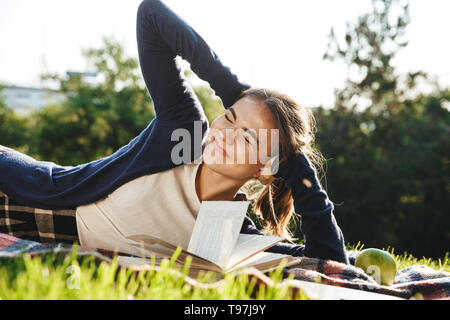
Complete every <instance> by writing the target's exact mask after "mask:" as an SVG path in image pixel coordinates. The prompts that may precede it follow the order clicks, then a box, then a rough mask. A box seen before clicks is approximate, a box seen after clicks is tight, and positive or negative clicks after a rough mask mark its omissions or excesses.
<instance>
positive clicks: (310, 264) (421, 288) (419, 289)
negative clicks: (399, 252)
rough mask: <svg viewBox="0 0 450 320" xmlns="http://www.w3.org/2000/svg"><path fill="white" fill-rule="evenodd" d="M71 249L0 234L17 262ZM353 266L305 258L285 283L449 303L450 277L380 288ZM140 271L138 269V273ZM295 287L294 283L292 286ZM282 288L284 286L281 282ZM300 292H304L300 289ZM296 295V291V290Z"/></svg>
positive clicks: (262, 280) (431, 275)
mask: <svg viewBox="0 0 450 320" xmlns="http://www.w3.org/2000/svg"><path fill="white" fill-rule="evenodd" d="M72 250H73V249H72V246H71V245H69V244H67V243H56V244H55V243H52V244H45V243H39V242H35V241H30V240H22V239H19V238H17V237H14V236H10V235H7V234H3V233H0V258H2V257H3V258H5V257H7V258H11V259H13V258H17V257H20V256H21V255H22V254H24V253H29V254H31V255H42V254H46V253H49V252H56V253H60V254H63V255H64V254H72ZM348 255H349V260H350V263H351V264H350V265H346V264H343V263H339V262H336V261H332V260H322V259H314V258H307V257H303V258H301V259H299V262H298V263H297V264H295V265H293V266H289V267H288V268H286V269H284V270H283V277H284V278H286V280H283V281H286V282H289V279H287V278H290V279H292V277H293V279H295V280H303V281H308V282H314V283H317V282H320V283H322V284H325V285H331V286H337V287H343V288H350V289H357V290H363V291H366V292H373V293H381V294H385V295H390V296H395V297H400V298H405V299H411V298H419V299H425V300H438V299H439V300H440V299H443V300H450V273H449V272H445V271H437V270H434V269H432V268H430V267H428V266H424V265H413V266H411V267H408V268H404V269H402V270H399V271H398V272H397V275H396V278H395V281H394V283H393V284H392V285H391V286H381V285H378V284H377V283H376V282H375V281H374V280H373V279H372V278H371V277H369V276H368V275H367V274H365V273H364V272H363V271H362V270H361V269H359V268H356V267H355V266H354V265H353V264H354V261H355V258H356V255H357V252H356V251H348ZM86 256H91V257H92V256H94V258H95V259H98V260H99V261H107V262H111V261H112V258H113V256H114V253H113V252H111V251H107V250H100V249H93V248H86V247H83V246H79V247H78V249H77V258H78V259H80V260H82V259H83V257H86ZM138 270H140V269H139V268H136V271H138ZM244 273H247V274H248V275H249V276H251V277H256V278H257V285H273V283H272V280H271V279H270V278H269V277H268V276H267V275H265V274H263V273H261V272H259V271H258V270H256V269H254V268H249V269H246V270H245V271H244ZM185 280H186V282H188V283H190V284H192V285H197V286H199V287H208V288H211V286H213V287H214V286H220V285H221V283H220V282H217V283H214V284H207V285H206V284H202V283H198V282H197V281H196V280H194V279H192V278H189V277H186V279H185ZM291 283H293V286H295V281H294V282H291ZM282 284H283V282H282ZM298 289H301V287H299V288H298ZM294 293H295V287H294Z"/></svg>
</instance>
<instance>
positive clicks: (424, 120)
mask: <svg viewBox="0 0 450 320" xmlns="http://www.w3.org/2000/svg"><path fill="white" fill-rule="evenodd" d="M372 3H373V11H372V13H369V14H364V15H362V16H361V17H359V19H358V21H357V23H355V24H354V25H352V24H350V23H348V24H347V32H346V34H345V37H344V41H341V42H340V41H339V39H338V38H337V36H336V35H335V34H334V31H333V29H332V30H331V32H330V43H329V46H328V50H327V52H326V53H325V55H324V58H325V59H330V60H331V61H334V60H336V59H343V60H344V61H345V63H346V64H347V66H348V69H349V70H350V71H351V70H356V72H355V74H356V75H354V74H353V73H352V72H349V78H348V79H347V81H346V85H345V86H344V88H343V89H339V90H336V100H335V104H334V107H333V108H331V109H325V108H322V107H319V108H316V109H315V110H314V112H315V116H316V120H317V127H318V128H319V130H318V132H317V144H318V146H319V148H320V150H321V151H322V152H323V154H324V155H326V157H327V158H329V159H330V161H328V163H327V168H328V173H327V191H328V194H329V195H330V199H331V200H332V201H334V202H335V208H336V209H335V214H336V217H337V220H338V222H339V225H340V226H341V228H342V229H343V232H344V236H345V239H346V241H347V242H351V243H356V242H358V241H361V242H362V243H364V244H366V246H372V247H380V248H387V247H388V246H391V247H394V248H396V249H397V250H400V251H408V252H413V253H414V254H416V255H425V256H431V257H436V258H437V257H442V256H443V255H444V253H445V250H448V247H447V246H446V245H445V244H447V243H450V234H449V233H448V230H450V219H448V217H447V214H446V212H447V211H448V207H449V206H450V196H449V192H450V182H449V159H450V139H449V137H450V134H449V133H450V113H449V112H448V110H447V109H446V108H445V107H444V104H445V103H446V101H447V102H448V101H449V99H450V96H449V93H450V90H449V89H445V88H444V89H443V88H439V87H437V86H436V87H435V89H434V92H432V93H430V94H424V93H420V90H418V87H417V81H418V79H419V78H423V79H425V80H426V79H427V78H428V75H426V74H425V73H423V72H421V71H415V72H412V73H408V74H398V73H397V72H396V70H395V67H394V66H393V65H392V59H393V57H395V55H396V53H397V52H398V50H400V49H401V48H403V47H405V46H406V45H407V41H406V40H405V39H404V36H405V32H406V27H407V25H408V23H409V14H408V8H409V6H408V4H404V5H401V4H400V3H399V1H395V0H383V1H382V0H373V1H372ZM394 9H395V10H394ZM394 12H396V14H395V15H394ZM342 43H344V44H342ZM363 102H366V103H365V104H364V105H363V106H362V105H361V104H362V103H363Z"/></svg>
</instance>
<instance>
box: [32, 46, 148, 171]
mask: <svg viewBox="0 0 450 320" xmlns="http://www.w3.org/2000/svg"><path fill="white" fill-rule="evenodd" d="M83 55H84V56H85V58H86V59H87V62H88V64H89V65H91V66H93V68H94V70H95V72H96V73H97V79H98V81H97V83H95V84H92V83H89V82H87V81H86V80H85V79H84V78H83V77H82V75H81V74H70V75H67V76H65V77H61V76H58V75H56V74H46V75H43V76H42V79H43V80H45V81H56V82H57V83H58V85H59V88H60V91H61V92H62V93H64V94H65V95H66V97H67V102H65V103H63V104H61V105H54V106H47V107H46V108H44V109H42V110H41V111H39V112H37V113H36V115H35V116H36V117H37V118H38V119H39V124H38V128H37V130H36V131H37V139H36V143H35V145H34V147H33V148H32V151H33V153H34V154H35V155H36V157H39V158H42V159H45V160H47V161H54V162H56V163H59V164H62V165H76V164H80V163H84V162H88V161H92V160H95V159H98V158H100V157H104V156H107V155H110V154H111V153H113V152H114V151H116V150H117V149H119V148H120V147H122V146H123V145H125V144H127V143H128V142H129V141H131V140H132V139H133V138H134V137H136V136H137V135H138V134H139V133H140V132H141V131H142V130H143V129H144V128H145V127H146V126H147V125H148V124H149V122H150V121H151V120H152V119H153V118H154V109H153V107H152V103H151V99H150V96H149V95H148V92H147V89H146V88H145V85H143V84H142V83H141V81H140V77H139V73H138V61H137V60H136V59H135V58H127V57H125V55H124V50H123V48H122V46H121V45H120V43H118V42H117V41H116V40H114V39H110V38H104V45H103V47H102V48H99V49H87V50H84V51H83Z"/></svg>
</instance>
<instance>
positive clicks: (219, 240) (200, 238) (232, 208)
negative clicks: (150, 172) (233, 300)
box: [118, 201, 298, 276]
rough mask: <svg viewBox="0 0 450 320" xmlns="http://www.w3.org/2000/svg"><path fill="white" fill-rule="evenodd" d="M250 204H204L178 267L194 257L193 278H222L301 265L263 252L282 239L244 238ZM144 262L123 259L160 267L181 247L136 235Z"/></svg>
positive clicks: (131, 263) (131, 237)
mask: <svg viewBox="0 0 450 320" xmlns="http://www.w3.org/2000/svg"><path fill="white" fill-rule="evenodd" d="M248 205H249V201H203V202H202V203H201V206H200V211H199V213H198V216H197V219H196V222H195V226H194V229H193V232H192V236H191V239H190V242H189V246H188V248H187V250H185V249H182V251H181V253H180V255H179V256H178V258H177V260H176V261H175V265H179V266H183V265H184V263H185V261H186V258H187V257H188V256H190V257H191V259H192V260H191V266H190V275H196V274H198V272H199V271H200V270H203V271H215V272H217V273H218V274H220V275H222V276H223V275H224V274H225V273H227V272H231V271H235V270H239V269H242V268H245V267H250V266H252V267H255V268H257V269H259V270H261V271H262V272H266V271H269V270H272V269H275V268H276V267H277V266H278V265H279V264H280V263H281V262H282V260H283V259H285V260H286V263H287V265H288V264H293V263H296V262H298V258H295V257H293V256H290V255H284V254H277V253H270V252H263V251H264V250H266V249H268V248H270V247H272V246H273V245H275V244H276V243H278V242H280V241H282V240H283V238H280V237H273V236H263V235H253V234H241V233H240V230H241V227H242V223H243V222H244V218H245V214H246V211H247V208H248ZM128 239H130V240H133V241H135V242H136V244H135V245H136V246H137V247H139V248H140V249H141V252H142V258H136V257H127V256H119V261H118V262H119V264H121V265H128V266H130V265H142V264H149V263H150V262H151V259H150V257H153V258H154V261H155V262H156V264H158V263H159V262H161V261H162V260H163V259H167V258H170V257H172V255H173V254H174V251H175V250H176V249H177V246H176V245H174V244H171V243H169V242H167V241H165V240H164V239H161V238H158V237H153V236H150V235H132V236H129V237H128Z"/></svg>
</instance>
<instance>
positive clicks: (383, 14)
mask: <svg viewBox="0 0 450 320" xmlns="http://www.w3.org/2000/svg"><path fill="white" fill-rule="evenodd" d="M372 8H373V9H372V12H370V13H366V14H363V15H361V16H360V17H359V18H358V21H357V22H356V23H355V24H351V23H350V22H347V31H346V33H345V36H344V39H345V40H344V41H339V40H338V38H337V36H336V34H335V32H334V28H332V29H331V31H330V35H329V43H328V48H327V51H326V52H325V54H324V59H327V60H330V61H335V60H338V59H341V60H343V61H344V62H345V63H346V64H347V66H348V69H349V77H348V79H347V81H346V83H345V86H344V88H343V89H341V90H336V92H335V95H336V103H335V104H336V105H337V106H342V107H347V108H352V109H355V108H357V107H358V106H361V105H365V106H366V107H369V108H370V109H371V111H372V112H376V113H379V112H382V111H384V110H386V109H392V110H390V111H391V112H395V110H393V109H395V108H396V106H398V104H399V102H402V101H404V100H405V99H407V98H408V97H409V94H410V93H411V91H412V89H414V88H415V87H416V85H417V81H418V80H419V79H420V78H421V77H423V78H426V74H425V73H424V72H422V71H414V72H410V73H408V74H406V75H399V74H397V73H396V72H395V68H394V67H393V66H392V60H393V58H394V57H395V55H396V54H397V52H398V51H399V50H400V49H402V48H404V47H406V46H407V44H408V40H407V39H405V34H406V28H407V26H408V24H409V23H410V16H409V3H408V2H406V3H404V4H402V3H401V2H400V1H398V0H372Z"/></svg>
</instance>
